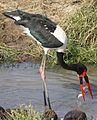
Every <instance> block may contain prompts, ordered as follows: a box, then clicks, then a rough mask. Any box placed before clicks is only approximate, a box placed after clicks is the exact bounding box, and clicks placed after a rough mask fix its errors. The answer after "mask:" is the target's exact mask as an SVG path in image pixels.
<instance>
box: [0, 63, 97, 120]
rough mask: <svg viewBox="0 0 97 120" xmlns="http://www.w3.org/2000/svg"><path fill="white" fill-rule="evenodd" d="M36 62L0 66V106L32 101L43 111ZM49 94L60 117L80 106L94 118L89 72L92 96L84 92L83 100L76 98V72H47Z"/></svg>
mask: <svg viewBox="0 0 97 120" xmlns="http://www.w3.org/2000/svg"><path fill="white" fill-rule="evenodd" d="M38 68H39V65H38V64H32V63H22V64H17V65H16V66H15V67H14V66H13V67H12V66H11V67H10V66H4V65H3V66H2V65H1V66H0V105H1V106H3V107H5V108H14V107H16V106H19V105H20V104H26V105H27V104H28V105H29V104H32V105H33V107H34V108H35V109H36V110H37V111H39V112H43V111H44V104H43V93H42V91H43V86H42V80H41V78H40V75H39V73H38ZM60 71H61V70H60ZM46 74H47V84H48V88H49V96H50V100H51V104H52V108H53V109H54V110H55V111H56V113H57V114H58V116H60V117H63V116H64V115H65V114H66V113H67V112H68V111H70V110H72V109H76V108H79V109H81V110H83V111H84V112H86V113H87V116H88V118H89V119H90V117H91V115H93V117H94V118H93V119H94V120H96V119H97V76H95V75H93V76H92V75H91V76H89V79H90V80H91V85H92V89H93V94H94V99H93V100H92V99H91V98H90V97H89V95H88V93H86V101H83V100H82V98H79V99H78V98H77V95H78V94H79V93H80V91H79V81H78V80H77V77H76V73H74V72H68V71H66V72H64V74H61V73H57V72H50V71H49V70H48V71H47V72H46Z"/></svg>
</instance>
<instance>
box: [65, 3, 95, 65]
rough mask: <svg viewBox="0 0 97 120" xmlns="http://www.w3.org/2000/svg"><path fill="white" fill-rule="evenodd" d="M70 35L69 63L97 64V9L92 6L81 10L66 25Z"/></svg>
mask: <svg viewBox="0 0 97 120" xmlns="http://www.w3.org/2000/svg"><path fill="white" fill-rule="evenodd" d="M64 28H65V29H66V32H67V35H68V39H69V40H68V49H67V51H66V57H65V60H67V62H68V61H69V62H71V63H74V62H84V63H90V64H97V9H96V7H94V6H92V5H86V6H83V7H82V8H81V10H79V11H78V12H77V13H76V14H75V15H74V16H73V17H71V18H69V19H68V20H66V21H65V23H64Z"/></svg>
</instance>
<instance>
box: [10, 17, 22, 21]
mask: <svg viewBox="0 0 97 120" xmlns="http://www.w3.org/2000/svg"><path fill="white" fill-rule="evenodd" d="M11 17H12V18H14V19H15V20H16V21H18V20H21V18H20V17H19V16H11Z"/></svg>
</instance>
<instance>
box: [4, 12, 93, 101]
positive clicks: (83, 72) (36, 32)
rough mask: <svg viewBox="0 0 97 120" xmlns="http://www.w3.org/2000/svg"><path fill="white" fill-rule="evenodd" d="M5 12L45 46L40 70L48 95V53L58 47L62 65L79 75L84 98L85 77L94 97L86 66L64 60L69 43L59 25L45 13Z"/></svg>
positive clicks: (58, 55) (59, 59)
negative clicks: (46, 78) (46, 73)
mask: <svg viewBox="0 0 97 120" xmlns="http://www.w3.org/2000/svg"><path fill="white" fill-rule="evenodd" d="M3 14H4V15H5V16H7V17H9V18H11V19H13V20H15V22H14V23H15V24H16V25H20V26H22V27H23V30H24V32H25V33H27V34H28V35H29V36H31V37H32V38H33V39H34V40H35V41H37V43H39V44H41V46H42V47H43V50H44V55H43V58H42V62H41V66H40V69H39V71H40V75H41V78H42V80H43V83H44V88H45V90H46V94H47V96H48V93H47V85H46V81H45V62H46V55H47V52H48V50H49V49H56V51H57V57H58V61H59V63H60V64H61V66H62V67H63V68H65V69H68V70H73V71H75V72H77V74H78V75H79V79H80V90H81V91H82V95H83V98H84V99H85V97H84V89H83V78H85V81H86V84H87V86H88V90H89V92H90V95H91V97H92V98H93V95H92V90H91V88H90V83H89V80H88V76H87V68H86V66H85V65H83V64H80V63H78V64H66V63H65V62H64V60H63V55H64V50H65V49H66V45H67V36H66V34H65V32H64V31H63V29H62V28H61V27H60V26H59V25H57V24H56V23H55V22H53V21H51V20H50V19H49V18H47V17H45V16H43V15H40V14H31V13H27V12H24V11H21V10H15V11H8V12H4V13H3Z"/></svg>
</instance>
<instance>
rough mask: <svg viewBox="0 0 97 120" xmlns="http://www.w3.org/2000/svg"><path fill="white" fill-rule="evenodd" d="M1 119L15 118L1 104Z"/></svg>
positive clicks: (10, 119) (9, 119) (11, 119)
mask: <svg viewBox="0 0 97 120" xmlns="http://www.w3.org/2000/svg"><path fill="white" fill-rule="evenodd" d="M0 119H1V120H13V118H12V117H11V115H10V113H9V112H7V111H6V110H5V109H4V108H3V107H1V106H0Z"/></svg>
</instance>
